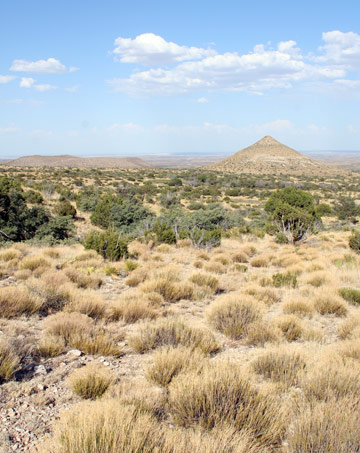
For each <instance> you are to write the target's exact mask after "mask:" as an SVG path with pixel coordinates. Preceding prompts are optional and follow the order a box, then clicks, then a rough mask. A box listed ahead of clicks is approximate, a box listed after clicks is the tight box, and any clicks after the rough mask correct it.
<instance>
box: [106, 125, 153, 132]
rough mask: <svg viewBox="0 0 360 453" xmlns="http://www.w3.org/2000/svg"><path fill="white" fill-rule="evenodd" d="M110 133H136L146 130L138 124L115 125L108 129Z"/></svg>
mask: <svg viewBox="0 0 360 453" xmlns="http://www.w3.org/2000/svg"><path fill="white" fill-rule="evenodd" d="M107 130H108V131H118V130H125V131H128V132H134V131H135V132H136V131H140V130H144V128H143V127H142V126H140V125H139V124H136V123H113V124H111V125H110V126H109V127H108V128H107Z"/></svg>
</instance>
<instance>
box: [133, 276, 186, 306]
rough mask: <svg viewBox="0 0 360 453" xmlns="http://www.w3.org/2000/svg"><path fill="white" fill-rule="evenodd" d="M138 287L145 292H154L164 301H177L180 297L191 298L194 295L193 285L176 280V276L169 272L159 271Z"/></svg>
mask: <svg viewBox="0 0 360 453" xmlns="http://www.w3.org/2000/svg"><path fill="white" fill-rule="evenodd" d="M139 289H140V290H141V291H142V292H144V293H145V294H147V293H151V292H155V293H158V294H160V295H161V296H162V297H163V298H164V300H165V301H166V302H178V301H179V300H181V299H187V300H191V299H192V298H193V296H194V286H193V285H191V284H189V283H180V282H178V281H176V276H174V275H171V273H170V272H165V273H159V274H158V275H156V276H155V277H154V278H152V279H150V280H147V281H145V282H144V283H143V284H142V285H141V286H139Z"/></svg>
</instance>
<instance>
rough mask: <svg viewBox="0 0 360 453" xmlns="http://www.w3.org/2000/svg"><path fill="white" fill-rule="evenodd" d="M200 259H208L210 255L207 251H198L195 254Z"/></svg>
mask: <svg viewBox="0 0 360 453" xmlns="http://www.w3.org/2000/svg"><path fill="white" fill-rule="evenodd" d="M196 256H197V257H198V258H199V259H200V260H204V261H209V260H210V256H209V254H208V253H207V252H198V253H197V255H196Z"/></svg>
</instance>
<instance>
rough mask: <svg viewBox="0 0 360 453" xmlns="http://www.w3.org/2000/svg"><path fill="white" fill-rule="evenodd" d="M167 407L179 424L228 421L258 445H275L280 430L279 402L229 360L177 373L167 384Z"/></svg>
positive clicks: (211, 425) (210, 425) (208, 424)
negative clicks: (199, 369) (258, 387)
mask: <svg viewBox="0 0 360 453" xmlns="http://www.w3.org/2000/svg"><path fill="white" fill-rule="evenodd" d="M169 408H170V412H171V414H172V416H173V418H174V421H175V422H176V423H178V424H179V425H182V426H191V425H193V424H194V423H197V424H199V425H200V426H201V427H203V428H206V429H212V428H214V427H216V426H218V425H219V424H223V423H228V424H230V425H232V426H233V427H235V428H236V429H237V430H239V431H242V430H245V431H246V432H248V433H250V434H251V435H252V436H253V437H254V438H256V439H257V440H258V441H259V442H260V443H261V444H262V445H267V446H270V445H273V446H276V445H279V444H280V441H281V434H282V431H283V429H284V425H283V418H282V414H281V408H280V407H279V402H278V401H276V400H275V399H274V398H272V397H270V396H268V395H265V394H261V393H259V392H258V391H257V390H256V387H255V385H254V384H253V383H252V381H251V379H250V378H249V376H247V375H244V372H243V371H242V370H241V369H240V367H237V366H234V364H232V363H220V362H218V363H216V364H215V365H214V366H208V367H205V368H204V370H203V371H202V372H201V373H200V374H199V373H194V372H192V373H187V374H181V375H179V376H178V377H177V378H176V379H174V380H173V381H172V382H171V384H170V385H169Z"/></svg>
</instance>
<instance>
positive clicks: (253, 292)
mask: <svg viewBox="0 0 360 453" xmlns="http://www.w3.org/2000/svg"><path fill="white" fill-rule="evenodd" d="M244 292H245V294H249V295H250V296H254V297H255V298H256V299H257V300H258V301H260V302H263V303H264V304H266V305H271V304H273V303H276V302H280V301H281V293H280V292H279V290H277V289H275V288H263V287H261V286H258V285H256V284H252V285H250V286H248V287H246V288H245V290H244Z"/></svg>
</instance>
